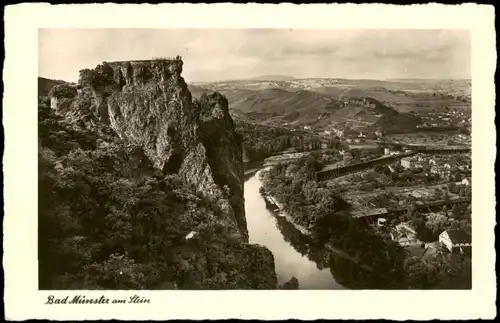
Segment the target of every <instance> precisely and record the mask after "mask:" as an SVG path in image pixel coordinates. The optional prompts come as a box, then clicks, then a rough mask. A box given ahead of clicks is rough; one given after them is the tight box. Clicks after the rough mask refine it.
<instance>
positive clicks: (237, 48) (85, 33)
mask: <svg viewBox="0 0 500 323" xmlns="http://www.w3.org/2000/svg"><path fill="white" fill-rule="evenodd" d="M175 55H181V56H182V58H183V61H184V71H183V77H184V78H185V79H186V81H187V82H196V81H216V80H228V79H244V78H250V77H255V76H259V75H269V74H281V75H290V76H294V77H299V78H307V77H332V78H348V79H349V78H350V79H359V78H366V79H388V78H470V65H471V62H470V38H469V33H468V31H466V30H446V31H444V30H318V29H316V30H312V29H310V30H304V29H302V30H299V29H292V30H290V29H40V31H39V67H38V71H39V75H40V76H43V77H47V78H53V79H62V80H66V81H76V80H77V78H78V71H79V70H80V69H83V68H94V67H95V66H96V65H97V64H100V63H102V62H103V61H116V60H133V59H149V58H152V57H158V56H175Z"/></svg>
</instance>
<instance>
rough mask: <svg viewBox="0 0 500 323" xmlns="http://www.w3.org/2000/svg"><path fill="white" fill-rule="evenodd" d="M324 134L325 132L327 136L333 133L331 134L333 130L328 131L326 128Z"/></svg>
mask: <svg viewBox="0 0 500 323" xmlns="http://www.w3.org/2000/svg"><path fill="white" fill-rule="evenodd" d="M324 134H325V135H326V136H329V135H331V134H332V132H331V131H328V130H325V131H324Z"/></svg>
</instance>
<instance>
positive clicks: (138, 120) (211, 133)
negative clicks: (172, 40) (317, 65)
mask: <svg viewBox="0 0 500 323" xmlns="http://www.w3.org/2000/svg"><path fill="white" fill-rule="evenodd" d="M182 66H183V62H182V60H180V59H179V58H176V59H155V60H147V61H128V62H109V63H106V62H104V63H103V64H102V65H98V66H97V67H96V68H95V69H93V70H88V69H87V70H82V71H80V82H79V83H80V84H79V87H80V88H81V89H80V90H79V91H78V94H77V95H76V96H75V97H74V98H67V99H66V100H65V104H64V105H59V106H58V107H57V108H56V111H57V113H58V114H60V115H64V117H65V119H66V120H69V121H71V122H72V123H74V124H77V125H78V126H79V127H82V126H83V127H85V128H87V129H91V130H92V131H94V132H102V131H103V130H102V129H112V130H113V132H115V133H116V134H117V136H118V137H120V138H121V140H122V141H124V142H127V143H129V144H131V145H135V146H140V147H142V148H143V150H144V153H145V155H146V156H147V157H148V159H149V160H150V161H151V163H152V164H153V166H154V168H156V169H157V170H159V171H160V172H161V173H163V176H169V175H175V176H180V177H181V179H182V180H183V181H184V182H185V183H187V184H188V185H189V186H190V187H192V188H193V189H194V190H195V191H198V192H200V193H201V195H202V196H203V198H205V199H206V200H207V201H209V202H210V203H211V204H213V205H215V206H216V207H217V209H218V210H220V211H218V212H213V213H211V215H210V217H212V216H215V217H217V218H216V219H215V221H216V222H217V223H218V227H220V228H223V229H222V230H219V231H220V232H214V233H213V235H216V236H217V237H211V238H210V237H207V236H206V237H205V239H204V241H205V242H203V243H207V245H208V246H210V242H208V241H212V245H211V246H212V247H213V248H215V249H213V248H210V247H208V246H205V247H204V250H205V251H203V250H198V251H196V253H197V256H194V254H193V253H189V256H186V257H187V258H184V257H182V256H181V254H182V252H181V253H179V255H178V256H176V257H177V258H179V257H180V258H179V259H181V258H183V259H190V260H186V261H188V262H196V263H198V265H197V267H196V268H198V269H196V270H195V272H198V273H197V274H196V275H195V276H196V277H198V278H199V279H198V278H193V280H194V281H197V280H198V281H207V280H206V279H207V278H206V277H208V276H210V275H209V274H207V272H210V271H211V269H207V268H212V266H213V265H211V262H210V261H209V260H207V261H204V260H203V259H208V258H209V254H213V253H214V252H215V254H220V252H221V250H224V249H227V253H228V254H229V255H230V256H229V259H232V260H230V261H231V264H233V263H234V264H236V262H238V259H240V260H241V268H242V269H241V272H240V273H236V272H233V271H234V270H233V271H232V272H231V273H232V277H233V278H232V280H231V279H229V278H227V281H228V284H229V286H230V288H275V287H276V275H275V273H274V259H273V256H272V253H271V252H270V251H269V250H267V249H266V248H264V247H261V246H252V245H248V231H247V225H246V218H245V207H244V197H243V181H244V171H243V147H242V142H243V141H242V137H241V136H240V135H239V134H237V133H236V132H235V127H234V124H233V120H232V118H231V116H230V115H229V110H228V101H227V99H226V98H225V97H224V96H223V95H221V94H219V93H213V94H203V95H202V96H201V97H200V98H199V99H195V100H193V99H192V96H191V93H190V92H189V90H188V87H187V84H186V83H185V81H184V79H183V78H182V76H181V73H182ZM101 126H103V127H101ZM210 221H212V220H210ZM221 235H222V237H221ZM172 250H174V249H172ZM210 250H215V251H210ZM200 252H201V253H200ZM203 255H205V256H203ZM183 261H184V260H183ZM224 261H229V260H224ZM215 263H217V262H215ZM207 266H208V267H207ZM225 266H226V265H225ZM227 266H229V265H227ZM231 266H233V265H231ZM218 267H219V266H218ZM219 270H220V268H219ZM212 271H213V270H212ZM257 272H259V273H257ZM221 274H222V275H223V276H221V277H219V278H220V279H221V281H225V280H226V276H224V275H226V274H228V273H226V274H224V272H222V273H221ZM252 275H253V276H252ZM228 277H229V276H228ZM219 278H214V279H216V280H217V281H218V282H219ZM208 281H210V280H208ZM244 282H245V283H244ZM217 284H218V283H217ZM217 284H215V285H217ZM188 285H189V284H187V285H186V286H188ZM201 285H203V284H201ZM201 285H199V284H197V283H194V286H201ZM215 285H214V286H215ZM217 286H219V285H217ZM219 287H220V286H219Z"/></svg>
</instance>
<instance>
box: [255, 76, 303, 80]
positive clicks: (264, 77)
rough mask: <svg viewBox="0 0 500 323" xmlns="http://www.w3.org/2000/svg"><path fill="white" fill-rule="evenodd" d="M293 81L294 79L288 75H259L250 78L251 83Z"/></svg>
mask: <svg viewBox="0 0 500 323" xmlns="http://www.w3.org/2000/svg"><path fill="white" fill-rule="evenodd" d="M295 79H296V78H295V77H293V76H290V75H260V76H256V77H252V78H251V80H253V81H288V80H295Z"/></svg>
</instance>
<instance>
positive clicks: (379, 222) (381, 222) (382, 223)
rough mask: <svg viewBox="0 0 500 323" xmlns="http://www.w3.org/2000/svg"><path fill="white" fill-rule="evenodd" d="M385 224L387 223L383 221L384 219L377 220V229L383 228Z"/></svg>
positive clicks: (385, 220)
mask: <svg viewBox="0 0 500 323" xmlns="http://www.w3.org/2000/svg"><path fill="white" fill-rule="evenodd" d="M386 223H387V219H385V218H378V219H377V225H378V226H379V227H383V226H384V225H386Z"/></svg>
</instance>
